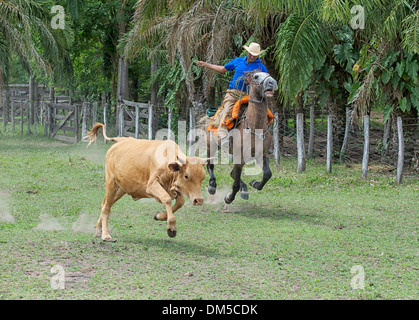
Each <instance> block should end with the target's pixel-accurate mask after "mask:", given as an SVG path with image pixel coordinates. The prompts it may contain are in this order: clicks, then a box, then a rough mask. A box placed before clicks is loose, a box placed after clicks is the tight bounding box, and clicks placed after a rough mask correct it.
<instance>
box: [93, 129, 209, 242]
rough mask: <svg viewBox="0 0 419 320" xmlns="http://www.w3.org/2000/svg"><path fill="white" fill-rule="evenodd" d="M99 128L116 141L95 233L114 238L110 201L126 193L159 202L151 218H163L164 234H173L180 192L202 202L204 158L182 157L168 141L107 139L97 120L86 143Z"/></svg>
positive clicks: (109, 154) (108, 158) (108, 160)
mask: <svg viewBox="0 0 419 320" xmlns="http://www.w3.org/2000/svg"><path fill="white" fill-rule="evenodd" d="M100 128H103V136H104V137H105V139H106V140H110V141H116V142H117V143H116V144H114V145H113V146H112V147H111V148H110V149H109V150H108V152H107V154H106V169H105V171H106V194H105V199H104V200H103V203H102V206H101V215H100V217H99V220H98V221H97V223H96V236H98V237H100V236H101V237H102V240H104V241H116V240H114V239H113V238H112V237H111V236H110V234H109V231H108V219H109V214H110V211H111V207H112V206H113V204H114V203H115V202H116V201H118V200H119V199H121V197H122V196H124V195H125V194H128V195H130V196H131V197H132V198H133V199H134V200H138V199H141V198H154V199H156V200H157V201H158V202H161V203H162V204H163V205H164V206H165V207H166V211H165V212H159V213H157V214H156V215H155V217H154V218H155V219H156V220H167V234H168V235H169V237H175V236H176V218H175V216H174V214H173V213H174V212H175V211H177V210H178V209H179V208H181V207H182V206H183V204H184V203H185V197H184V194H185V195H186V196H187V197H188V198H189V199H190V200H191V202H192V203H193V204H194V205H202V204H203V202H204V199H203V197H202V193H201V183H202V180H204V177H205V171H204V168H203V165H204V164H205V163H206V162H207V160H208V159H201V158H197V157H187V156H185V155H184V154H183V153H182V151H181V150H180V148H179V146H178V145H177V144H176V143H174V142H173V141H171V140H162V141H160V140H151V141H149V140H140V139H134V138H124V137H123V138H108V137H107V136H106V133H105V129H104V125H103V124H101V123H96V124H95V125H94V126H93V129H92V130H91V131H90V132H88V133H87V136H86V138H87V140H88V141H89V144H90V143H92V142H94V141H96V138H97V135H98V130H99V129H100ZM174 199H176V202H175V205H174V206H173V207H172V200H174Z"/></svg>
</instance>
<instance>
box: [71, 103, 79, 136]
mask: <svg viewBox="0 0 419 320" xmlns="http://www.w3.org/2000/svg"><path fill="white" fill-rule="evenodd" d="M73 108H74V112H75V113H76V143H79V142H80V141H81V138H80V108H81V107H80V106H79V105H77V104H74V105H73Z"/></svg>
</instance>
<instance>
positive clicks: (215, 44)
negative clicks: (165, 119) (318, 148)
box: [0, 0, 419, 137]
mask: <svg viewBox="0 0 419 320" xmlns="http://www.w3.org/2000/svg"><path fill="white" fill-rule="evenodd" d="M54 5H62V6H63V8H64V13H65V15H64V16H65V21H64V22H65V27H64V29H59V28H58V29H53V28H52V27H51V23H52V22H51V21H52V19H54V17H56V16H57V13H56V12H51V8H52V7H53V6H54ZM0 13H1V18H0V86H1V85H2V84H4V83H7V82H10V81H11V82H22V81H27V78H28V75H29V74H30V75H32V76H34V77H35V79H36V80H37V81H38V82H40V83H42V82H44V83H53V84H56V85H57V84H58V85H60V86H62V87H63V88H66V89H69V90H70V91H71V92H72V94H73V95H75V96H77V95H87V96H89V97H91V98H97V96H98V95H100V94H101V93H106V94H107V95H108V98H109V99H110V100H112V101H113V102H115V101H116V100H117V98H118V97H119V96H123V97H128V98H131V99H133V100H151V101H152V102H153V103H154V105H160V106H161V108H160V111H161V112H164V111H165V109H166V110H167V109H168V108H172V110H173V111H174V114H179V113H180V114H185V109H186V108H188V107H189V106H194V107H195V108H196V111H197V112H198V114H200V113H201V114H202V113H203V112H204V111H205V109H206V108H207V107H208V106H214V105H215V106H216V105H218V103H219V100H220V97H221V95H222V92H223V90H225V89H226V86H227V80H228V79H229V77H230V76H231V75H229V74H227V75H216V74H214V72H211V71H208V70H201V69H200V68H198V67H196V66H195V65H194V63H193V62H194V61H196V60H197V59H199V60H207V61H209V62H211V63H215V64H223V63H225V62H227V61H229V59H231V58H233V57H236V56H238V55H240V54H243V49H242V45H244V44H248V43H250V42H251V41H257V42H259V43H261V45H262V47H263V48H266V49H267V51H266V54H265V55H264V56H263V57H262V60H263V61H264V63H265V64H266V65H267V67H268V70H269V71H270V73H271V74H273V75H274V76H275V77H276V78H277V79H278V80H279V93H278V95H277V103H276V106H274V109H275V108H277V110H279V111H281V110H282V108H290V107H293V106H294V107H297V108H304V104H305V102H308V100H310V99H311V100H313V99H314V103H315V104H316V105H317V108H319V109H322V110H326V111H328V112H329V113H330V114H331V115H332V116H333V120H334V121H333V122H334V124H335V128H334V130H335V131H336V132H335V133H337V136H338V137H342V132H343V128H344V122H345V108H346V107H347V106H350V107H351V109H352V114H353V118H359V117H361V118H362V115H364V114H369V113H370V111H371V109H372V108H374V109H378V110H381V111H382V112H383V113H384V115H385V116H384V121H387V120H388V119H391V118H394V117H393V116H396V115H397V116H402V117H404V118H405V119H414V120H413V122H414V123H417V116H418V110H419V86H418V70H419V58H418V53H419V7H418V3H417V2H416V1H415V0H361V1H349V0H348V1H329V0H313V1H294V0H276V1H271V0H223V1H222V0H207V1H202V0H201V1H193V0H175V1H174V0H171V1H169V0H158V1H154V0H153V1H151V0H139V1H133V0H124V1H100V0H65V1H64V0H60V1H51V0H42V1H33V0H24V1H21V0H19V1H17V0H3V1H0ZM313 92H314V95H313ZM279 114H280V116H281V115H282V112H280V113H279Z"/></svg>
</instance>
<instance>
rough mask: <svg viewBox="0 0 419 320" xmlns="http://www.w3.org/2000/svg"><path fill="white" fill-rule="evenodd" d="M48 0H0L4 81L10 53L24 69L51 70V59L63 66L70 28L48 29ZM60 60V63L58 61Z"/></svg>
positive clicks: (52, 61)
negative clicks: (18, 59)
mask: <svg viewBox="0 0 419 320" xmlns="http://www.w3.org/2000/svg"><path fill="white" fill-rule="evenodd" d="M54 4H55V3H54V2H53V1H51V0H42V1H33V0H19V1H17V0H2V1H0V61H1V65H0V68H1V73H0V75H1V76H2V78H3V79H2V81H7V78H8V65H9V57H10V54H11V53H15V54H17V55H18V56H19V57H20V59H21V60H22V62H23V63H24V65H25V66H26V68H27V70H28V71H32V72H33V71H34V69H35V68H36V69H39V70H42V71H43V72H44V73H45V74H52V63H55V66H59V65H60V66H64V65H65V62H66V61H65V60H66V59H67V58H68V56H67V55H66V48H67V47H68V46H69V43H70V42H71V29H70V28H69V27H68V26H67V27H66V28H65V29H64V30H60V29H57V30H53V29H51V18H52V16H51V13H50V9H51V7H52V6H53V5H54ZM58 62H60V63H58ZM61 70H62V69H61Z"/></svg>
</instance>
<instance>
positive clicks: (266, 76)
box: [234, 73, 272, 140]
mask: <svg viewBox="0 0 419 320" xmlns="http://www.w3.org/2000/svg"><path fill="white" fill-rule="evenodd" d="M268 78H272V77H271V75H270V74H269V73H266V75H265V78H263V80H262V81H261V82H260V83H259V84H257V85H258V86H262V87H263V83H264V82H265V80H266V79H268ZM252 81H253V80H252ZM247 94H248V95H249V92H248V93H247ZM264 99H265V96H264V95H263V96H262V99H261V100H260V101H259V100H253V99H250V95H249V102H253V103H263V102H264ZM240 100H241V95H240ZM241 121H243V123H244V126H245V127H244V129H243V131H247V132H250V133H252V134H254V135H255V136H258V137H259V138H260V139H262V140H265V138H266V134H267V133H268V132H269V129H270V125H269V121H267V122H268V125H267V128H266V130H265V132H262V133H257V132H256V131H253V130H252V128H250V127H249V124H248V123H247V116H246V112H243V114H242V116H241V117H240V119H239V121H236V123H235V125H234V127H237V125H238V124H239V123H240V122H241Z"/></svg>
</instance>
